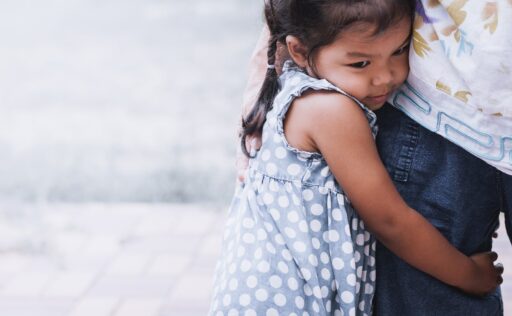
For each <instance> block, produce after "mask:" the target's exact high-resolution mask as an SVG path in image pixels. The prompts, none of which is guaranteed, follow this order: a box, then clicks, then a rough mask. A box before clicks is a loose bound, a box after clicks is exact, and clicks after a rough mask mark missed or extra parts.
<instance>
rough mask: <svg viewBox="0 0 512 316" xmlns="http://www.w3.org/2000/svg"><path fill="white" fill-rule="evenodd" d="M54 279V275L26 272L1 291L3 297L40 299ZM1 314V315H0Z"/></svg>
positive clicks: (0, 294)
mask: <svg viewBox="0 0 512 316" xmlns="http://www.w3.org/2000/svg"><path fill="white" fill-rule="evenodd" d="M51 279H52V275H49V274H43V273H41V272H33V271H24V272H23V273H19V274H17V275H16V276H15V277H13V278H12V279H11V280H10V281H9V282H8V283H7V284H6V285H5V286H4V288H3V289H2V291H0V296H2V297H8V296H11V297H27V298H33V297H38V296H39V295H41V294H42V292H43V289H44V287H45V286H46V285H47V284H48V282H49V281H50V280H51ZM0 314H1V313H0Z"/></svg>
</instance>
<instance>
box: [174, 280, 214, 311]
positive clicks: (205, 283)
mask: <svg viewBox="0 0 512 316" xmlns="http://www.w3.org/2000/svg"><path fill="white" fill-rule="evenodd" d="M212 282H213V277H212V275H211V274H204V275H201V274H198V273H194V272H193V271H191V272H190V273H187V274H186V275H184V276H183V277H182V278H180V279H179V281H178V282H177V283H176V285H175V286H174V287H173V289H172V292H171V296H170V299H169V303H168V307H169V308H172V309H174V310H176V311H183V312H185V311H187V310H191V311H194V312H196V311H203V313H204V314H206V312H207V311H208V308H209V306H210V299H211V295H212V289H213V285H212V284H213V283H212ZM180 314H181V313H180Z"/></svg>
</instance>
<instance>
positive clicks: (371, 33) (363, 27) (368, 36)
mask: <svg viewBox="0 0 512 316" xmlns="http://www.w3.org/2000/svg"><path fill="white" fill-rule="evenodd" d="M411 27H412V22H411V20H410V19H408V18H404V19H401V20H399V21H397V22H396V23H393V24H392V25H390V26H389V27H388V28H386V29H384V30H382V29H379V28H378V25H377V24H374V23H370V22H360V23H354V24H353V25H351V26H350V27H348V28H347V29H345V30H342V31H340V32H339V34H338V36H337V39H340V38H345V39H347V38H349V39H351V40H356V41H358V42H371V41H374V40H376V39H381V38H385V37H391V38H392V37H404V36H405V37H408V36H409V34H410V33H411Z"/></svg>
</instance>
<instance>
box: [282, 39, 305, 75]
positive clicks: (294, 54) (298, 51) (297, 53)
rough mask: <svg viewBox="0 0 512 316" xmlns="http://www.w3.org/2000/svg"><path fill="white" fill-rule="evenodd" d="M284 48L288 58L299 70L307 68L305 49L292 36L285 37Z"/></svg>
mask: <svg viewBox="0 0 512 316" xmlns="http://www.w3.org/2000/svg"><path fill="white" fill-rule="evenodd" d="M286 47H287V48H288V52H289V53H290V57H291V58H292V59H293V61H294V62H295V64H297V66H299V67H300V68H306V67H307V66H308V57H307V52H308V51H307V49H306V47H305V46H304V45H303V44H302V42H301V41H300V40H299V39H298V38H297V37H295V36H293V35H288V36H286Z"/></svg>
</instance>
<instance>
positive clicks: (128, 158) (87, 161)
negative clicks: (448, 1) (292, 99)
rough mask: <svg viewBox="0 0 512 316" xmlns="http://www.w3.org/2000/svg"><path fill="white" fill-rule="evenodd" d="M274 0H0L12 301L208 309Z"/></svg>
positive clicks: (70, 309) (3, 223) (5, 254)
mask: <svg viewBox="0 0 512 316" xmlns="http://www.w3.org/2000/svg"><path fill="white" fill-rule="evenodd" d="M260 11H261V2H260V1H246V0H245V1H244V0H218V1H209V0H186V1H185V0H123V1H121V0H102V1H99V0H45V1H33V0H2V1H1V2H0V39H1V40H0V175H1V176H0V315H7V316H18V315H30V316H46V315H52V316H53V315H74V316H76V315H87V316H102V315H116V316H121V315H140V316H153V315H204V314H205V312H206V308H207V307H208V303H209V302H208V299H209V289H210V287H211V274H212V272H213V267H214V264H215V260H216V258H217V249H218V248H219V247H220V238H219V235H220V233H221V231H222V225H223V219H224V218H223V214H224V211H225V209H226V207H227V205H228V204H229V200H230V197H231V195H232V193H233V190H234V184H235V183H234V179H235V170H234V154H235V147H236V126H237V123H238V118H239V117H240V107H241V100H242V93H243V89H244V86H245V81H246V74H247V64H248V60H249V57H250V54H251V52H252V49H253V47H254V45H255V43H256V40H257V37H258V35H259V32H260V30H261V26H262V17H261V12H260Z"/></svg>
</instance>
